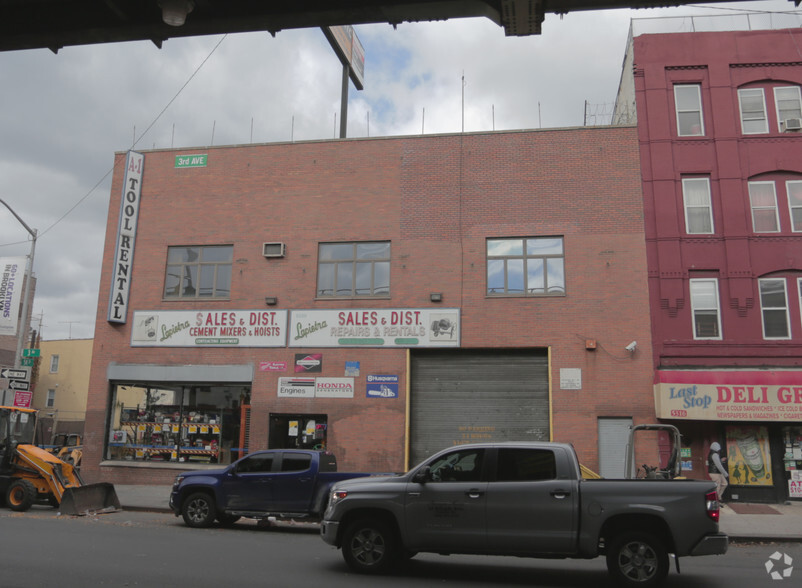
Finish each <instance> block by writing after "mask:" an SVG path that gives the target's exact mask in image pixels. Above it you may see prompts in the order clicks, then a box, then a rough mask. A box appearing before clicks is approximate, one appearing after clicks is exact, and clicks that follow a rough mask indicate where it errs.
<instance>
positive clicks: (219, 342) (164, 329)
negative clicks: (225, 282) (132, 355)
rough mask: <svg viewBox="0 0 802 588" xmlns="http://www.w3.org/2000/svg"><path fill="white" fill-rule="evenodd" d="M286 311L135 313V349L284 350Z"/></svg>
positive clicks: (132, 335)
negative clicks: (279, 348)
mask: <svg viewBox="0 0 802 588" xmlns="http://www.w3.org/2000/svg"><path fill="white" fill-rule="evenodd" d="M286 330H287V311H286V310H224V311H220V310H172V311H165V310H146V311H136V312H134V320H133V326H132V328H131V346H132V347H284V346H285V345H286V344H287V333H286Z"/></svg>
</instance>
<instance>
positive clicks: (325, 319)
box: [288, 308, 460, 347]
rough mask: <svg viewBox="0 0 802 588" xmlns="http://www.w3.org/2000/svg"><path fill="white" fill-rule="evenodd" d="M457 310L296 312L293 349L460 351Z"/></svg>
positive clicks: (292, 325)
mask: <svg viewBox="0 0 802 588" xmlns="http://www.w3.org/2000/svg"><path fill="white" fill-rule="evenodd" d="M459 341H460V313H459V309H458V308H388V309H385V308H374V309H354V308H351V309H345V310H293V311H291V312H290V326H289V343H288V344H289V346H290V347H459Z"/></svg>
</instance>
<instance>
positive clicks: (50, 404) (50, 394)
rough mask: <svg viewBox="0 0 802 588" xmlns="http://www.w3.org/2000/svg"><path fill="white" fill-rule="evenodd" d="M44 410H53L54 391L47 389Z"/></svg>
mask: <svg viewBox="0 0 802 588" xmlns="http://www.w3.org/2000/svg"><path fill="white" fill-rule="evenodd" d="M45 405H46V408H53V407H54V406H56V389H55V388H49V389H48V390H47V400H45Z"/></svg>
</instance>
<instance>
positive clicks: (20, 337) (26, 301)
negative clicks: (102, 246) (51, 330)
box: [0, 198, 36, 368]
mask: <svg viewBox="0 0 802 588" xmlns="http://www.w3.org/2000/svg"><path fill="white" fill-rule="evenodd" d="M0 204H2V205H3V206H5V207H6V208H8V210H9V212H11V214H13V215H14V218H16V219H17V220H18V221H19V222H20V224H21V225H22V226H23V227H25V230H26V231H28V232H29V233H30V234H31V259H30V261H28V265H27V266H26V268H25V294H24V295H23V296H24V298H23V301H22V322H21V323H20V325H19V331H18V332H17V355H16V356H15V357H14V367H15V368H18V367H20V364H21V359H22V345H23V343H24V341H25V334H26V333H27V332H28V308H29V305H30V297H31V279H32V277H31V276H32V274H33V256H34V253H35V252H36V229H32V228H31V227H29V226H28V225H27V224H25V221H24V220H22V219H21V218H20V217H19V215H18V214H17V213H16V212H14V209H13V208H11V207H10V206H9V205H8V204H7V203H6V202H5V200H3V199H2V198H0Z"/></svg>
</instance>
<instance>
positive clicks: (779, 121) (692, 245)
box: [617, 28, 802, 502]
mask: <svg viewBox="0 0 802 588" xmlns="http://www.w3.org/2000/svg"><path fill="white" fill-rule="evenodd" d="M799 47H802V32H800V30H799V29H798V28H795V29H782V30H762V31H758V30H753V31H727V32H697V33H674V34H648V35H640V36H636V37H634V40H633V42H632V43H631V44H630V46H629V49H628V51H627V55H626V59H625V64H624V73H623V76H622V83H621V89H620V91H619V97H618V104H617V109H618V112H619V113H620V112H623V111H626V110H632V107H633V106H634V105H636V106H637V118H638V137H639V142H640V156H641V162H642V174H643V195H644V220H645V230H646V246H647V259H648V266H649V269H648V271H649V291H650V301H651V303H650V305H651V309H652V327H653V333H652V338H653V342H654V345H653V349H654V364H655V399H656V412H657V414H658V416H659V417H660V418H661V419H665V420H666V421H668V422H671V423H673V424H675V425H677V426H678V427H679V428H680V430H681V431H682V433H683V436H684V438H685V440H686V441H687V445H688V447H687V449H686V450H685V451H686V454H685V456H684V466H685V467H684V470H685V471H686V472H687V473H688V475H690V476H692V477H697V478H706V477H707V467H708V465H707V457H708V451H709V447H710V445H711V443H713V442H714V441H715V442H719V443H720V445H721V446H722V447H723V448H725V450H726V456H727V457H728V458H729V464H728V468H729V474H730V491H729V492H728V494H727V496H726V498H729V499H732V500H742V501H758V502H777V501H782V500H785V499H786V498H789V497H790V498H802V475H801V474H800V473H797V472H798V471H799V470H802V316H801V315H800V308H802V306H801V305H800V300H802V131H801V130H800V129H802V95H801V94H800V87H802V54H801V53H800V50H799Z"/></svg>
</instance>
